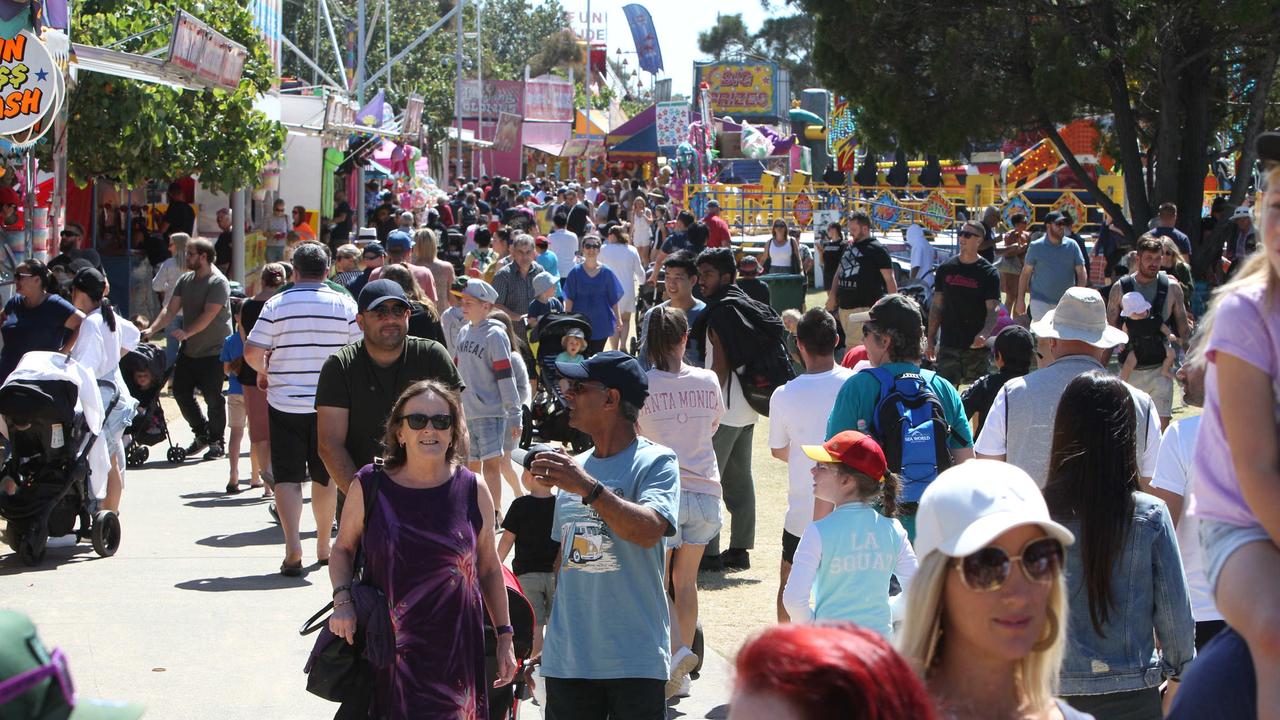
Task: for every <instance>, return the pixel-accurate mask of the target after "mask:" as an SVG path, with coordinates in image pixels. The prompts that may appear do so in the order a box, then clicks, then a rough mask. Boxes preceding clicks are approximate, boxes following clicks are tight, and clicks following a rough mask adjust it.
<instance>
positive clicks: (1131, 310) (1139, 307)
mask: <svg viewBox="0 0 1280 720" xmlns="http://www.w3.org/2000/svg"><path fill="white" fill-rule="evenodd" d="M1149 310H1151V303H1150V302H1149V301H1148V300H1147V299H1146V298H1145V297H1143V296H1142V293H1140V292H1138V291H1137V290H1134V291H1133V292H1127V293H1125V294H1124V296H1123V297H1121V298H1120V317H1133V316H1134V315H1137V314H1139V313H1144V312H1147V311H1149Z"/></svg>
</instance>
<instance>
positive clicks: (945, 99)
mask: <svg viewBox="0 0 1280 720" xmlns="http://www.w3.org/2000/svg"><path fill="white" fill-rule="evenodd" d="M800 4H801V5H802V6H803V7H804V9H805V10H806V11H808V12H809V13H811V14H812V15H813V17H814V20H815V22H816V23H817V28H818V31H817V39H816V43H815V50H814V61H815V65H816V67H817V71H818V74H819V76H820V77H822V78H823V79H825V81H826V83H827V87H829V88H830V89H832V90H833V91H835V92H838V93H841V94H843V95H844V96H845V97H847V98H849V99H850V104H851V106H853V107H854V112H855V117H856V119H857V121H858V124H859V128H860V132H861V133H862V134H863V135H864V137H865V139H867V140H868V141H870V142H873V143H875V144H876V145H877V146H880V147H894V146H897V147H901V148H904V149H906V150H909V151H915V152H934V153H947V152H957V151H964V150H965V149H967V148H968V147H969V146H970V145H971V144H972V143H986V142H991V141H994V140H998V139H1000V138H1002V137H1009V136H1010V135H1012V134H1014V133H1017V132H1021V131H1026V130H1032V131H1038V132H1042V133H1044V135H1045V136H1047V137H1048V138H1049V139H1050V140H1051V141H1052V142H1053V143H1054V145H1055V146H1056V147H1057V149H1058V150H1059V152H1060V153H1061V154H1062V155H1063V158H1064V160H1065V161H1066V162H1067V164H1068V166H1070V167H1071V168H1072V169H1073V170H1074V171H1075V174H1076V175H1077V177H1079V178H1080V179H1081V180H1082V181H1083V182H1085V184H1086V186H1087V187H1089V189H1090V190H1092V191H1093V193H1094V196H1095V197H1096V198H1099V200H1100V201H1101V202H1102V203H1103V205H1104V206H1106V207H1107V208H1108V210H1109V211H1110V212H1111V214H1112V215H1113V216H1114V217H1117V218H1123V212H1122V209H1121V208H1120V207H1118V206H1117V205H1116V204H1115V203H1111V202H1110V201H1108V200H1107V199H1106V196H1105V195H1104V194H1103V193H1101V192H1100V191H1099V190H1098V188H1097V186H1096V184H1095V183H1093V182H1092V181H1091V180H1090V179H1089V177H1088V175H1087V174H1086V173H1085V172H1084V170H1083V168H1082V167H1081V166H1080V163H1079V162H1078V160H1077V159H1076V158H1075V157H1074V156H1073V155H1072V154H1071V152H1070V150H1069V149H1068V148H1067V147H1066V144H1065V142H1064V141H1063V139H1062V138H1061V137H1060V136H1059V134H1058V132H1057V129H1056V127H1057V125H1058V124H1059V123H1062V122H1065V121H1068V120H1071V119H1073V118H1075V117H1081V116H1086V115H1106V116H1109V117H1110V119H1111V125H1110V127H1111V130H1110V133H1111V135H1110V137H1108V138H1107V141H1108V143H1109V146H1110V147H1111V149H1112V151H1113V154H1114V155H1115V156H1116V158H1117V160H1118V162H1119V169H1120V171H1121V172H1122V173H1123V175H1124V181H1125V190H1126V193H1125V194H1126V199H1127V202H1128V205H1129V209H1130V211H1131V217H1130V219H1131V220H1132V226H1130V227H1128V229H1129V230H1130V232H1133V228H1135V227H1145V226H1146V223H1147V221H1148V219H1149V218H1150V217H1151V214H1152V208H1153V207H1154V206H1155V205H1156V204H1157V203H1158V202H1161V201H1164V200H1173V201H1175V202H1177V203H1178V205H1179V206H1180V207H1182V208H1183V210H1184V212H1183V213H1182V216H1181V219H1180V221H1179V224H1180V226H1181V227H1182V229H1183V230H1184V231H1185V232H1186V233H1187V234H1188V235H1190V236H1191V237H1192V240H1193V243H1194V242H1196V241H1197V240H1198V239H1199V235H1200V224H1199V221H1198V216H1199V213H1198V212H1196V210H1198V209H1199V207H1200V202H1201V187H1202V183H1203V179H1204V175H1205V172H1206V170H1207V169H1208V162H1209V159H1210V158H1209V149H1210V147H1211V146H1212V145H1213V144H1214V142H1213V141H1214V138H1215V136H1216V135H1217V134H1219V133H1223V134H1225V135H1227V136H1229V137H1232V138H1233V141H1232V143H1233V144H1235V145H1236V146H1239V147H1247V146H1248V144H1250V143H1251V136H1243V137H1242V135H1244V134H1245V133H1251V132H1253V133H1256V130H1257V129H1258V128H1260V127H1261V126H1262V121H1261V120H1258V119H1257V118H1256V115H1257V113H1258V112H1264V111H1265V110H1264V109H1258V108H1253V107H1251V110H1257V112H1250V118H1251V119H1246V120H1241V121H1239V122H1236V123H1234V124H1231V123H1229V116H1230V114H1231V113H1230V111H1229V110H1228V103H1227V102H1226V101H1225V98H1227V97H1231V98H1235V99H1236V101H1237V102H1243V104H1245V105H1247V106H1254V105H1257V106H1259V107H1261V108H1265V103H1261V102H1259V103H1251V102H1250V101H1251V100H1252V99H1254V98H1255V97H1256V96H1257V93H1259V92H1260V93H1262V96H1263V98H1265V97H1266V96H1267V95H1268V94H1269V92H1270V88H1271V87H1272V85H1271V78H1272V76H1273V75H1274V72H1275V57H1274V55H1275V48H1276V46H1277V39H1276V38H1274V36H1273V34H1271V33H1270V32H1269V29H1270V28H1271V27H1274V24H1275V21H1276V19H1277V13H1278V12H1280V3H1277V2H1275V1H1274V0H1268V1H1267V2H1255V1H1251V0H1173V1H1172V2H1154V0H1097V1H1096V2H1090V3H1055V2H1050V1H1049V0H1036V1H1035V2H1027V3H1015V4H1012V5H1011V4H1009V3H1005V2H994V1H991V0H979V1H976V2H975V1H972V0H964V1H962V0H926V1H924V2H918V3H911V4H902V3H898V4H890V3H881V2H874V1H872V0H800ZM921 18H945V22H941V21H939V22H921ZM849 28H857V32H849ZM888 39H892V42H889V41H887V40H888ZM1242 70H1243V71H1242ZM1250 72H1260V73H1263V75H1264V76H1265V77H1264V78H1263V79H1262V80H1260V81H1259V82H1256V83H1254V82H1253V80H1254V79H1256V77H1257V76H1253V77H1249V73H1250ZM1261 99H1262V98H1259V100H1260V101H1261ZM1122 224H1123V221H1122Z"/></svg>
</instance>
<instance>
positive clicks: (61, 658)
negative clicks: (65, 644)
mask: <svg viewBox="0 0 1280 720" xmlns="http://www.w3.org/2000/svg"><path fill="white" fill-rule="evenodd" d="M49 677H53V678H54V679H55V680H57V682H58V689H59V690H61V691H62V700H63V702H65V703H66V704H67V706H68V707H75V705H76V687H75V684H74V683H72V682H71V670H70V668H68V667H67V656H66V655H63V654H62V650H61V649H58V648H54V651H53V654H52V655H51V656H50V657H49V662H47V663H45V664H43V665H41V666H39V667H36V668H32V669H30V670H27V671H26V672H21V673H18V674H17V675H14V676H13V677H11V678H7V679H5V680H3V681H0V705H5V704H6V703H9V702H12V701H13V700H16V699H17V698H18V697H19V696H21V695H22V694H23V693H26V692H28V691H29V690H31V688H34V687H35V686H37V685H39V684H40V683H42V682H44V680H45V679H46V678H49Z"/></svg>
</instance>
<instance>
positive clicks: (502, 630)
mask: <svg viewBox="0 0 1280 720" xmlns="http://www.w3.org/2000/svg"><path fill="white" fill-rule="evenodd" d="M493 630H494V632H495V633H496V634H497V635H498V636H499V637H501V636H503V635H515V634H516V630H515V628H513V627H511V626H510V625H499V626H497V627H495V628H494V629H493Z"/></svg>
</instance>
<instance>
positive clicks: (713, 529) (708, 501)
mask: <svg viewBox="0 0 1280 720" xmlns="http://www.w3.org/2000/svg"><path fill="white" fill-rule="evenodd" d="M720 518H721V516H720V498H719V497H717V496H715V495H710V494H708V493H700V492H689V491H688V490H681V491H680V524H679V525H677V526H676V534H675V535H672V536H671V537H669V538H667V547H668V548H678V547H680V546H681V545H685V544H689V545H706V544H707V543H709V542H711V538H713V537H715V536H716V535H717V534H718V533H719V532H720V524H721V519H720Z"/></svg>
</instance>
